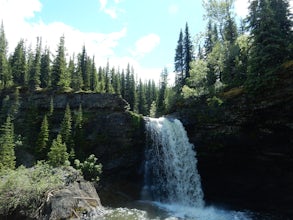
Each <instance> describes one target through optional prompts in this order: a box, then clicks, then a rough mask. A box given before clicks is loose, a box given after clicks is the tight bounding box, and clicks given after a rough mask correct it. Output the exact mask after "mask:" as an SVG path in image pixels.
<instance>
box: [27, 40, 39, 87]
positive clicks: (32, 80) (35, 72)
mask: <svg viewBox="0 0 293 220" xmlns="http://www.w3.org/2000/svg"><path fill="white" fill-rule="evenodd" d="M41 49H42V40H41V38H37V45H36V52H35V55H34V60H33V64H32V68H31V70H30V72H29V81H28V85H29V88H30V90H32V91H34V90H36V89H37V88H39V87H40V75H41Z"/></svg>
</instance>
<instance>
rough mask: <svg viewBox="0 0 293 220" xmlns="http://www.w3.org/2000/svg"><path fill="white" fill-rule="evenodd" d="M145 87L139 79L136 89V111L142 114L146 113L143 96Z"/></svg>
mask: <svg viewBox="0 0 293 220" xmlns="http://www.w3.org/2000/svg"><path fill="white" fill-rule="evenodd" d="M145 94H146V93H145V88H144V85H143V83H142V81H141V79H140V80H139V84H138V89H137V104H136V105H137V112H138V113H140V114H142V115H147V104H146V97H145Z"/></svg>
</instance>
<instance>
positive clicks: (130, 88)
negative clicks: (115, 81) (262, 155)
mask: <svg viewBox="0 0 293 220" xmlns="http://www.w3.org/2000/svg"><path fill="white" fill-rule="evenodd" d="M124 98H125V100H126V101H127V102H128V103H129V105H130V110H132V111H133V110H134V109H135V103H136V96H135V80H134V70H133V68H130V64H129V63H128V65H127V69H126V76H125V97H124Z"/></svg>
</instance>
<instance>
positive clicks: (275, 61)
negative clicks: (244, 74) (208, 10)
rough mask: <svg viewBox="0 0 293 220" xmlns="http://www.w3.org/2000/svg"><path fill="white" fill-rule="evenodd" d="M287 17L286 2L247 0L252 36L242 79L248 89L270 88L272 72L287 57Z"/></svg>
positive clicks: (289, 25)
mask: <svg viewBox="0 0 293 220" xmlns="http://www.w3.org/2000/svg"><path fill="white" fill-rule="evenodd" d="M290 19H291V17H290V12H289V3H288V1H277V0H272V1H267V0H254V1H251V4H250V7H249V16H248V27H249V30H250V32H251V36H252V38H251V42H250V43H251V49H250V54H249V60H248V79H247V82H246V86H247V88H248V89H249V90H250V91H252V92H254V93H256V92H258V91H261V90H263V89H264V88H266V87H268V86H269V87H272V86H273V84H274V82H275V80H276V76H275V74H274V72H275V71H276V69H277V68H278V67H280V65H281V64H282V63H284V62H285V61H286V60H289V59H290V51H288V48H290V44H291V42H292V36H293V35H292V21H291V20H290ZM291 54H292V52H291ZM291 59H292V57H291Z"/></svg>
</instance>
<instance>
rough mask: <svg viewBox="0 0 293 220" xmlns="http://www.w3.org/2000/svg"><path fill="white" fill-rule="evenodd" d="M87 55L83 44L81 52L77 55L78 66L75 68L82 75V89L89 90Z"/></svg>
mask: <svg viewBox="0 0 293 220" xmlns="http://www.w3.org/2000/svg"><path fill="white" fill-rule="evenodd" d="M88 62H89V60H88V57H87V53H86V49H85V45H83V47H82V52H81V53H80V54H79V55H78V67H77V69H78V70H79V71H80V74H81V76H82V82H83V89H84V90H89V89H90V72H89V69H88V66H87V65H88Z"/></svg>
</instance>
